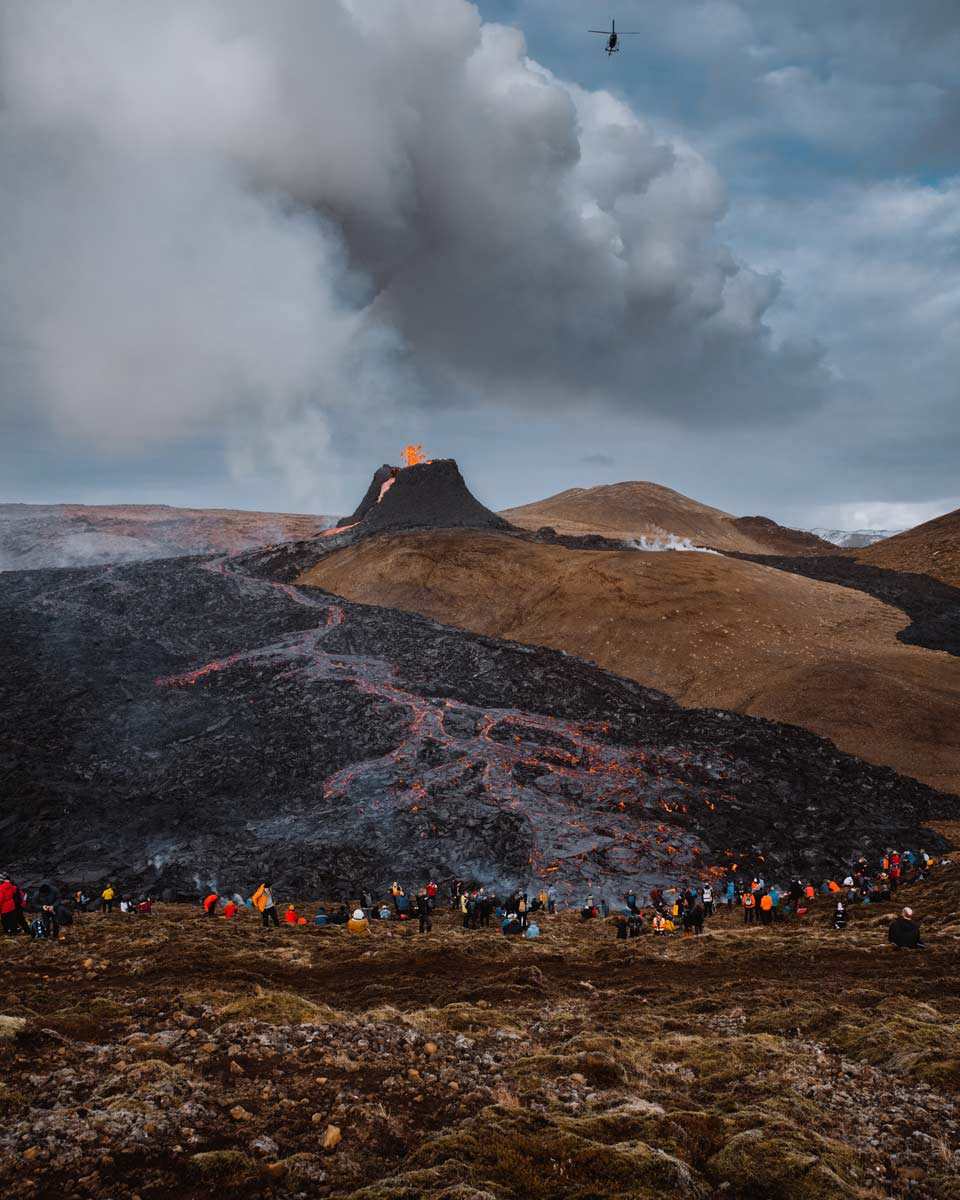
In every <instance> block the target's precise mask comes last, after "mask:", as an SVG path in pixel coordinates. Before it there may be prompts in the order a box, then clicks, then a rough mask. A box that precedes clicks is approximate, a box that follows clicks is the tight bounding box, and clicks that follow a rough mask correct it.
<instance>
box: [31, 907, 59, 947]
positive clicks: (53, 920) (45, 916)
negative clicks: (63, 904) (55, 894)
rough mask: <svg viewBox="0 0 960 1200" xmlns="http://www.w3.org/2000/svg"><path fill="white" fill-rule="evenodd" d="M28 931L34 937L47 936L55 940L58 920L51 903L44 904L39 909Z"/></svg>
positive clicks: (57, 931) (57, 934)
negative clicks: (38, 913)
mask: <svg viewBox="0 0 960 1200" xmlns="http://www.w3.org/2000/svg"><path fill="white" fill-rule="evenodd" d="M30 932H31V933H32V934H33V936H34V937H35V938H49V939H51V940H55V939H56V938H57V937H59V935H60V922H59V921H58V920H57V915H56V913H55V912H54V910H53V905H52V904H44V905H43V907H42V908H41V909H40V915H39V916H38V917H37V919H36V920H35V921H34V922H33V924H32V925H31V927H30Z"/></svg>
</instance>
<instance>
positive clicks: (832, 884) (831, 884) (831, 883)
mask: <svg viewBox="0 0 960 1200" xmlns="http://www.w3.org/2000/svg"><path fill="white" fill-rule="evenodd" d="M827 887H828V888H829V889H830V891H831V892H839V891H840V890H841V888H840V884H839V883H837V881H836V880H835V879H828V880H827Z"/></svg>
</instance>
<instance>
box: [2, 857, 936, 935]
mask: <svg viewBox="0 0 960 1200" xmlns="http://www.w3.org/2000/svg"><path fill="white" fill-rule="evenodd" d="M934 861H935V860H934V859H933V858H932V857H931V856H930V855H929V854H928V853H927V851H926V850H924V849H920V850H919V851H913V850H905V851H899V850H892V849H891V850H887V851H885V853H884V854H883V856H882V858H881V860H880V861H879V862H878V863H877V864H875V866H874V868H873V869H871V867H870V864H869V863H868V861H867V859H866V858H864V857H862V856H860V857H858V858H857V859H856V860H855V861H854V862H853V863H852V864H851V866H850V869H849V871H848V872H847V873H845V874H844V875H843V878H842V880H841V881H839V882H838V881H837V880H836V879H823V880H821V881H820V882H819V883H814V882H812V881H809V880H807V881H804V880H800V879H793V880H791V881H790V882H789V883H788V884H786V885H782V884H777V883H772V882H768V881H767V880H765V879H764V878H763V876H762V875H760V874H757V875H753V876H751V877H744V876H742V875H739V874H737V873H736V871H730V872H727V873H726V875H725V876H723V875H721V876H720V877H719V878H718V882H717V883H716V884H714V883H711V882H707V883H704V884H701V885H693V884H687V885H683V886H680V887H670V888H667V887H654V888H652V889H651V890H650V893H649V898H648V901H646V902H643V903H641V900H640V897H639V896H638V894H637V892H636V891H633V890H631V891H627V892H626V893H625V894H624V895H623V896H622V897H619V898H618V899H617V900H616V902H615V903H614V904H613V905H612V906H611V904H610V903H609V902H608V900H607V898H606V897H604V896H599V897H594V896H593V895H588V896H586V897H585V898H584V899H583V901H582V903H580V904H579V905H578V908H579V916H580V920H581V921H593V920H600V921H602V922H609V923H611V924H612V925H613V927H614V930H615V936H616V938H617V939H629V938H631V937H637V936H639V935H640V934H641V933H646V932H650V933H652V934H654V935H656V936H659V937H663V936H669V935H671V934H680V933H682V934H684V935H687V936H693V937H696V936H699V935H700V934H702V933H703V930H704V926H705V924H706V922H707V921H708V920H710V919H711V918H715V917H718V916H719V914H721V913H725V914H726V916H725V918H724V919H725V920H728V921H729V920H731V919H736V914H737V913H738V911H739V912H742V914H743V917H742V921H743V924H744V925H745V926H770V925H774V924H776V923H781V922H784V921H803V920H804V919H806V918H807V917H808V916H809V915H810V913H811V911H812V910H813V909H814V907H815V906H816V908H817V910H818V911H819V912H820V913H822V912H823V911H824V907H825V906H827V911H828V913H829V914H830V918H831V924H832V925H833V927H834V928H835V929H837V930H843V929H845V928H846V926H847V924H848V921H849V919H850V915H851V910H852V909H853V908H854V907H855V906H861V905H867V904H877V903H881V902H885V901H890V900H892V899H893V897H894V895H895V894H896V892H897V890H898V888H900V887H902V886H903V885H905V884H909V883H914V882H917V881H919V880H922V879H924V878H925V876H926V874H927V872H928V871H929V869H930V868H931V866H933V865H934ZM154 903H155V901H154V898H153V897H152V896H151V895H149V894H142V895H138V896H135V897H134V896H128V895H123V894H122V893H121V892H120V891H119V889H118V888H117V887H116V886H115V885H114V884H113V883H112V882H109V881H108V882H106V883H105V884H104V886H103V887H102V888H100V889H99V891H98V894H95V895H90V894H88V893H87V892H86V891H84V890H83V889H80V890H77V891H76V892H75V893H74V894H73V895H72V896H69V897H64V896H61V894H60V892H59V891H58V889H57V888H56V887H55V886H54V885H52V884H49V883H44V884H41V885H40V886H39V887H38V888H36V889H34V890H33V891H32V892H30V893H28V892H27V891H26V890H24V889H23V888H22V887H20V886H18V885H17V884H16V883H15V882H14V881H13V880H11V879H9V878H7V877H6V876H3V875H0V919H2V922H3V931H4V933H5V934H7V935H9V936H14V935H16V934H26V935H28V936H30V937H32V938H34V939H37V940H42V939H49V938H58V937H62V936H63V934H62V930H63V929H64V927H65V926H69V925H71V924H73V923H74V921H75V920H76V919H77V916H78V914H80V913H83V912H89V911H95V910H99V911H101V912H104V913H113V912H120V913H128V914H129V913H134V914H137V915H140V916H149V915H150V914H151V913H152V911H153V906H154ZM444 904H446V905H448V907H449V909H450V910H452V912H453V914H454V916H455V919H457V920H458V922H459V924H460V925H461V927H462V928H463V929H464V930H468V931H472V930H481V929H490V928H497V929H499V931H500V932H501V933H502V934H503V935H505V936H507V937H524V938H528V939H532V938H537V937H539V936H540V934H541V926H540V922H541V921H542V920H543V919H544V917H550V916H553V915H554V914H555V913H556V912H557V911H558V906H559V897H558V892H557V889H556V887H555V886H554V885H552V884H543V885H540V886H539V887H538V889H537V890H536V892H528V891H525V890H523V889H518V890H516V891H513V892H511V893H510V894H509V895H505V896H499V895H497V894H496V893H494V892H493V891H490V890H488V889H487V888H485V887H482V886H472V887H471V886H467V885H466V884H465V883H464V882H463V881H462V880H452V881H451V882H450V883H449V885H448V888H447V889H446V890H445V893H444V894H443V895H441V888H440V885H439V884H438V883H437V882H436V881H435V880H430V881H429V882H428V883H426V884H424V885H423V886H421V887H419V888H418V889H417V890H415V891H413V892H408V890H407V889H406V888H404V887H403V886H402V885H401V884H400V882H399V881H397V880H394V881H393V883H391V885H390V887H389V889H388V891H387V894H386V895H385V896H384V897H383V898H382V899H377V898H375V897H374V896H373V895H372V894H371V893H370V892H369V891H364V892H362V894H361V896H360V899H359V901H357V902H352V903H349V904H348V903H339V904H336V905H331V906H330V907H329V908H328V907H327V906H326V905H324V904H320V905H318V906H317V908H316V910H315V911H314V912H313V913H312V915H308V914H307V913H306V912H300V911H298V910H297V908H296V906H295V905H294V904H287V906H286V908H285V909H284V910H283V915H282V917H281V916H280V914H279V913H278V906H277V902H276V899H275V898H274V894H273V889H272V887H271V883H270V881H269V880H265V881H263V882H261V883H260V884H259V886H258V887H257V888H256V889H255V890H254V891H253V893H252V894H251V895H250V896H249V897H246V898H245V897H244V896H243V895H241V894H240V893H232V894H229V895H221V894H220V893H219V891H217V890H215V889H211V890H210V891H209V892H208V893H207V895H206V896H205V897H204V898H203V900H202V901H201V905H202V908H203V911H204V913H205V915H206V916H207V917H211V918H214V917H220V918H222V919H224V920H227V921H230V920H235V919H236V918H237V916H238V915H239V914H240V913H242V912H246V911H250V912H253V913H258V914H259V915H260V920H261V923H262V925H263V927H264V928H271V927H279V926H280V925H281V924H284V925H288V926H295V927H300V926H306V925H314V926H325V925H341V926H343V927H344V928H345V929H346V931H347V932H348V933H349V934H351V935H354V936H360V937H366V936H369V935H370V933H371V928H372V924H371V923H372V922H383V921H400V922H406V921H409V922H411V924H412V923H413V922H414V921H415V922H416V923H417V928H418V931H419V932H420V933H430V932H431V931H432V929H433V916H434V913H435V912H436V910H437V908H438V906H443V905H444ZM28 917H29V918H30V919H29V920H28ZM888 937H889V940H890V942H891V943H892V944H893V945H894V946H896V947H897V948H900V949H923V942H922V940H921V937H920V927H919V924H918V923H917V921H916V920H915V918H914V913H913V910H912V909H911V908H909V907H907V908H904V909H902V911H901V913H900V915H899V916H898V917H896V918H895V919H894V920H893V921H891V923H890V926H889V934H888Z"/></svg>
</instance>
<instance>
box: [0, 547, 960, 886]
mask: <svg viewBox="0 0 960 1200" xmlns="http://www.w3.org/2000/svg"><path fill="white" fill-rule="evenodd" d="M269 558H270V556H269V555H267V556H261V558H260V559H259V560H258V570H259V572H261V574H257V575H255V574H253V573H252V570H251V567H252V565H253V564H252V563H250V562H249V560H245V559H244V558H242V557H240V558H234V559H205V560H201V559H175V560H165V561H160V562H150V563H140V564H131V565H125V566H114V567H95V568H89V569H84V570H59V571H32V572H11V573H7V574H5V575H3V576H0V782H2V787H3V795H4V799H5V802H4V804H3V806H2V809H0V863H2V864H3V866H4V867H6V868H7V869H9V870H10V871H11V872H13V873H14V874H15V876H16V877H18V878H22V879H24V880H25V881H29V880H31V879H33V880H36V879H38V878H39V877H45V876H52V877H54V878H56V879H58V880H61V881H65V882H68V881H73V882H78V883H79V882H93V881H96V880H99V879H102V878H103V877H105V876H108V875H109V876H113V877H116V878H118V879H119V880H120V881H121V882H122V883H123V884H124V885H127V886H134V885H137V886H142V887H146V888H151V889H155V890H162V889H164V888H171V889H173V890H183V891H189V892H191V893H192V892H194V891H195V890H196V888H197V887H198V886H206V884H207V883H213V884H216V885H218V886H219V887H220V888H222V889H230V890H232V889H234V888H236V889H239V890H243V889H246V888H248V887H249V886H251V885H252V884H254V883H256V882H257V881H259V880H260V879H261V878H264V877H270V878H272V880H273V881H274V882H275V883H276V884H278V885H281V886H283V887H284V889H286V890H287V891H288V892H291V893H300V894H307V893H309V894H314V895H317V894H323V895H328V896H332V895H336V894H338V893H343V894H348V895H351V894H352V895H356V894H358V892H359V889H360V888H363V887H370V888H371V889H372V890H374V891H378V890H381V889H382V887H383V886H384V884H385V883H387V882H389V880H390V879H392V878H394V877H401V878H404V879H407V880H410V881H416V880H422V879H425V878H426V877H428V876H429V875H433V876H435V877H436V878H438V879H444V878H450V877H459V878H463V879H465V880H476V881H482V882H485V883H488V884H495V885H497V886H500V887H505V886H509V885H512V884H514V883H519V882H526V883H529V882H531V881H532V880H533V879H534V878H544V879H551V880H553V881H555V882H556V883H557V884H558V886H559V887H560V888H561V890H562V892H564V893H565V894H567V895H569V896H572V897H573V896H577V895H580V894H581V893H583V892H584V891H587V890H591V889H596V890H599V891H601V892H602V891H603V890H604V889H607V890H609V891H611V892H612V891H614V890H620V889H622V888H623V887H624V886H626V885H627V884H628V883H632V884H634V885H637V886H644V885H648V884H649V883H650V882H652V881H664V882H666V881H673V880H682V879H692V878H696V877H698V876H702V875H703V874H704V873H705V872H706V871H707V870H709V869H710V868H719V869H722V868H724V867H726V866H728V865H730V864H732V863H734V862H737V863H741V864H743V865H744V866H746V867H747V868H748V869H749V868H751V867H753V866H755V865H759V864H760V863H761V862H765V864H766V870H767V873H768V874H771V873H776V874H778V875H781V876H784V875H787V874H789V873H790V872H793V871H797V872H802V873H804V874H810V873H818V872H820V871H823V872H830V873H833V872H834V871H837V870H839V869H840V868H841V865H842V864H843V863H844V862H845V861H846V860H847V858H848V856H849V855H850V854H852V853H853V852H854V851H856V850H863V851H865V852H868V853H874V852H876V850H877V849H879V848H880V847H881V846H883V845H887V844H911V845H917V844H918V843H919V844H926V845H930V846H934V845H936V844H937V838H936V835H934V834H932V833H931V832H930V831H929V830H924V831H923V832H922V833H921V830H920V825H921V822H923V821H926V820H927V819H929V818H931V817H954V818H955V817H956V816H957V815H958V812H960V801H958V799H957V798H956V797H949V796H945V795H942V794H939V793H936V792H934V791H932V790H931V789H929V788H927V787H925V786H923V785H922V784H919V783H917V782H915V781H913V780H910V779H905V778H903V777H900V776H898V775H896V774H895V773H894V772H893V771H891V770H889V769H887V768H882V767H874V766H870V765H867V764H865V763H863V762H860V761H859V760H856V759H854V758H851V757H849V756H847V755H845V754H842V753H840V752H839V751H838V750H836V748H835V747H834V746H833V745H832V744H830V743H828V742H826V741H823V740H821V739H819V738H817V737H815V736H814V735H812V734H810V733H807V732H805V731H803V730H800V729H797V728H794V727H789V726H778V725H776V724H773V723H771V722H767V721H763V720H759V719H756V718H750V717H745V716H740V715H737V714H733V713H728V712H721V711H706V710H704V711H700V710H688V709H683V708H681V707H679V706H678V705H677V704H675V703H674V702H673V701H672V700H670V699H669V698H668V697H666V696H664V695H662V694H660V693H658V692H654V691H651V690H649V689H646V688H643V687H641V686H639V685H637V684H635V683H632V682H630V681H627V680H624V679H620V678H617V677H616V676H613V675H610V674H608V673H606V672H604V671H601V670H599V669H597V668H595V667H593V666H591V665H589V664H587V663H585V662H582V661H580V660H578V659H575V658H572V657H569V656H567V655H564V654H562V653H558V652H554V651H548V650H544V649H539V648H531V647H527V646H521V645H516V644H511V643H504V642H498V641H496V640H494V639H491V638H485V637H478V636H474V635H471V634H467V633H464V632H461V631H459V630H455V629H451V628H448V627H445V626H441V625H439V624H436V623H434V622H431V621H428V620H425V619H423V618H420V617H417V616H414V615H410V614H406V613H401V612H397V611H394V610H390V609H383V608H374V607H368V606H363V605H358V604H352V603H348V602H346V601H343V600H340V599H338V598H336V597H334V596H331V595H328V594H326V593H324V592H322V591H319V590H315V589H310V588H297V587H294V586H292V585H291V584H289V583H286V582H276V581H275V579H268V578H263V577H262V572H263V570H264V569H265V563H267V562H268V561H269Z"/></svg>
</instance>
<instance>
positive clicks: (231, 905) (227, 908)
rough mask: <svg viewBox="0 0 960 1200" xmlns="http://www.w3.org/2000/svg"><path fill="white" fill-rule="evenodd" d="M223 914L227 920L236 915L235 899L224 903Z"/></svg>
mask: <svg viewBox="0 0 960 1200" xmlns="http://www.w3.org/2000/svg"><path fill="white" fill-rule="evenodd" d="M223 915H224V916H225V917H226V918H227V920H228V921H229V920H230V918H231V917H235V916H236V915H237V902H236V900H228V901H227V902H226V904H225V905H224V906H223Z"/></svg>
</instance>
